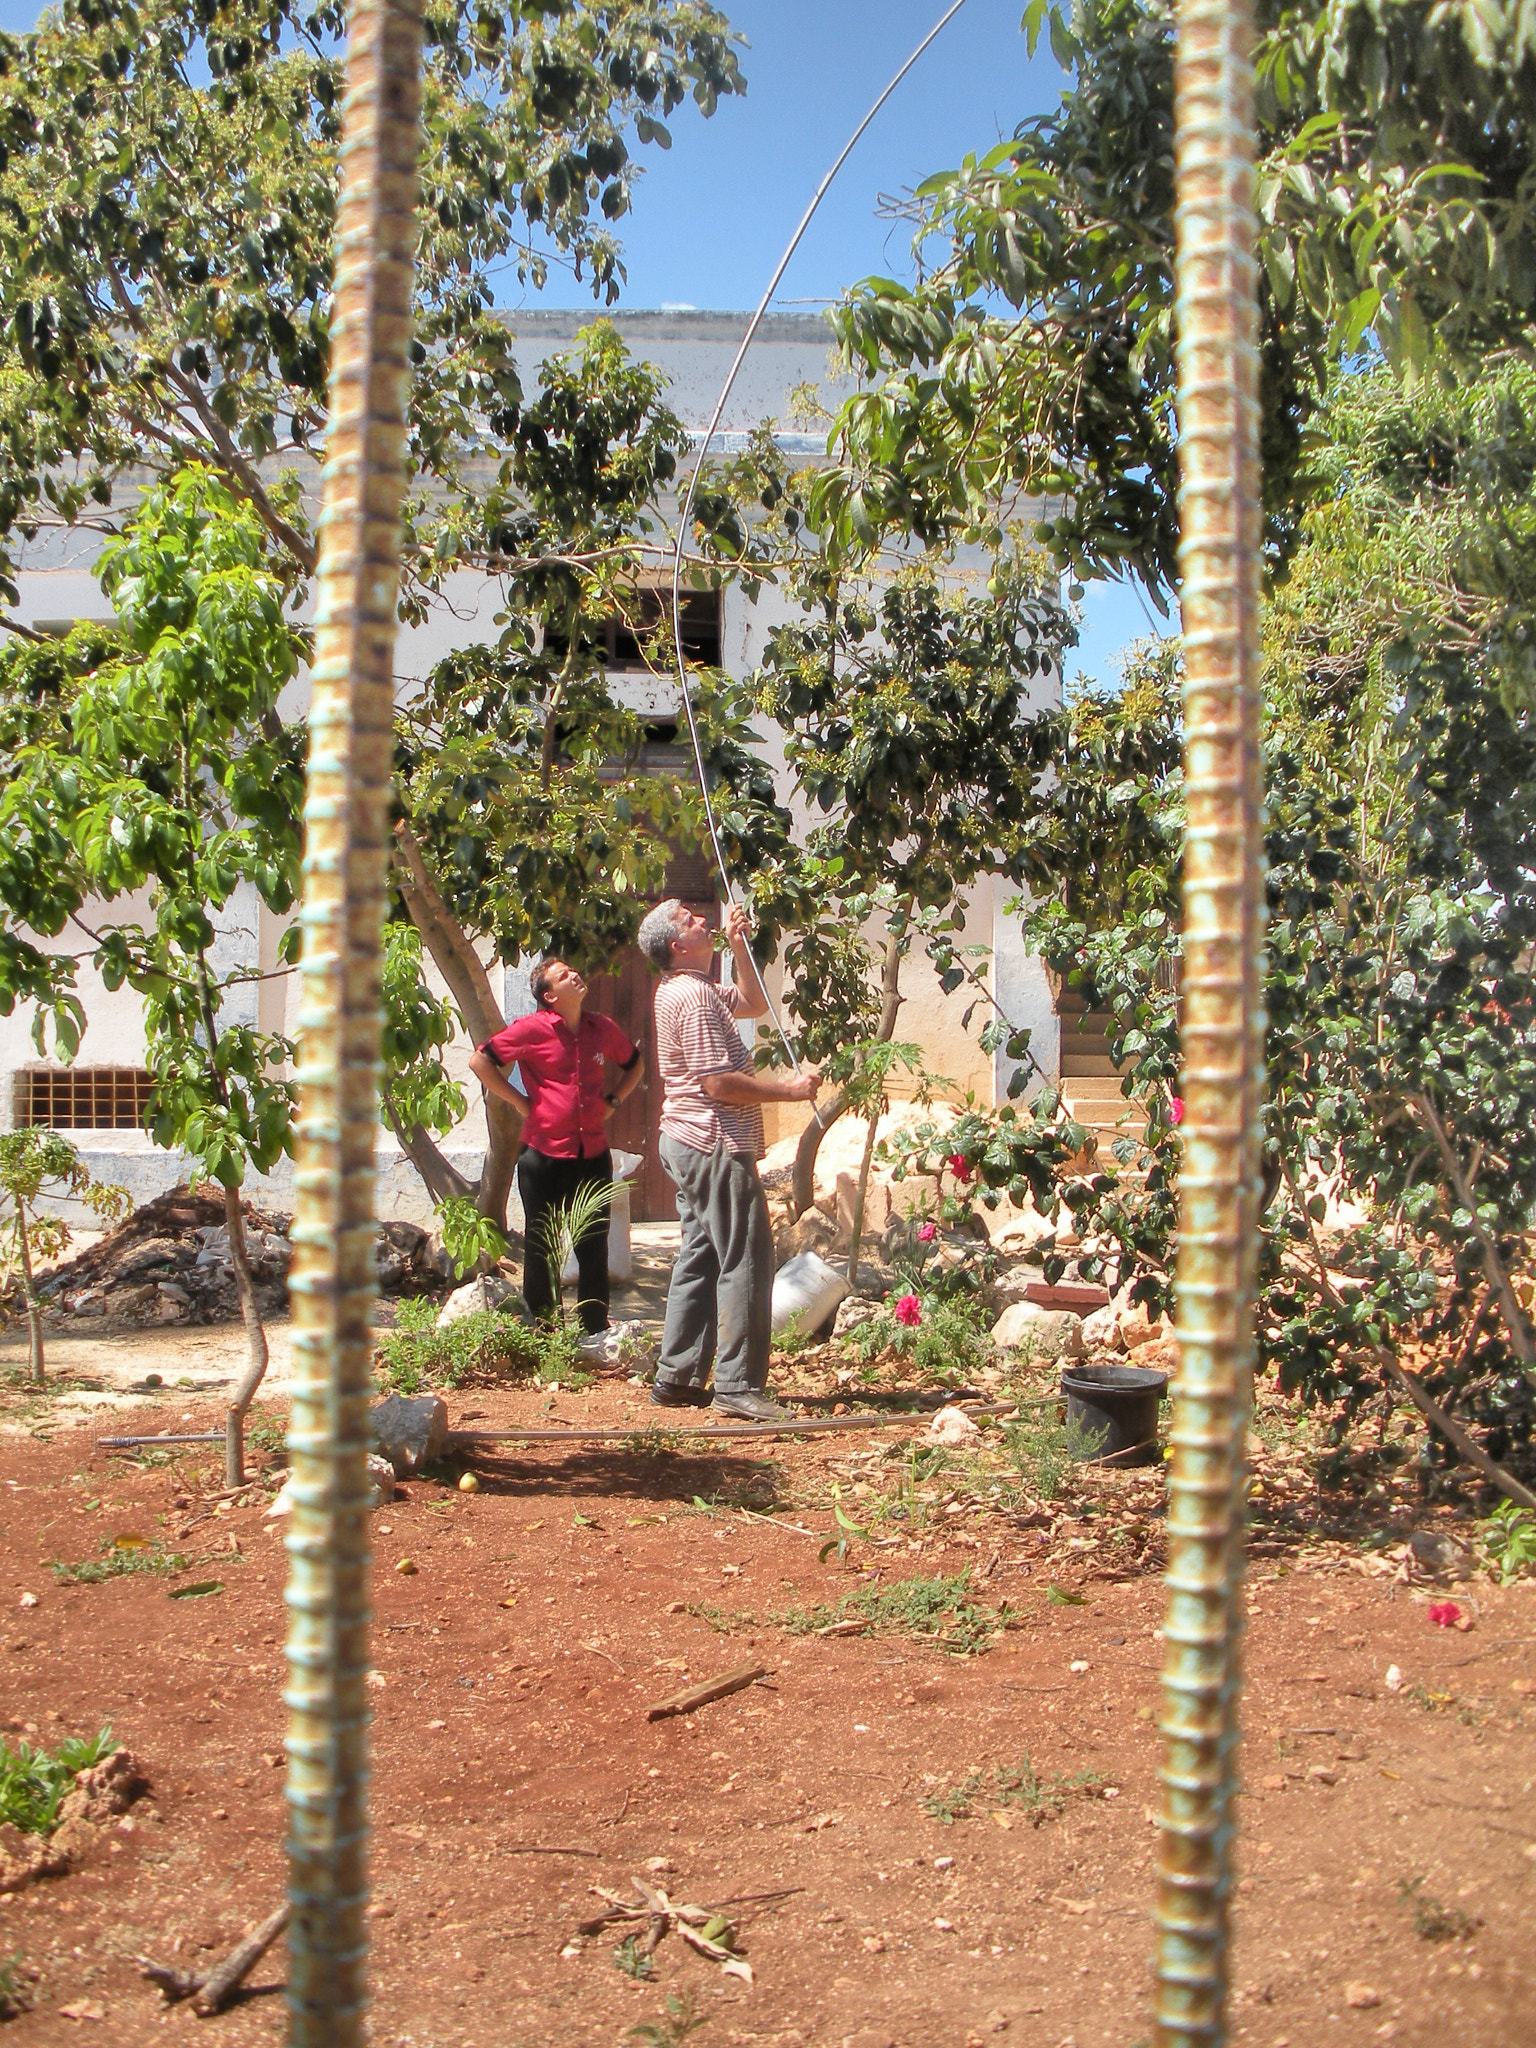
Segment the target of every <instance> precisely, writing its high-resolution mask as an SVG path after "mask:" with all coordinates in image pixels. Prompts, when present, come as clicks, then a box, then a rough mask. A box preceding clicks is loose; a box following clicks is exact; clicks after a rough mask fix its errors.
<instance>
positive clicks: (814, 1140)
mask: <svg viewBox="0 0 1536 2048" xmlns="http://www.w3.org/2000/svg"><path fill="white" fill-rule="evenodd" d="M880 986H881V988H882V990H883V991H884V995H885V1002H884V1004H883V1006H882V1008H881V1011H880V1022H879V1025H878V1027H877V1028H876V1031H875V1037H876V1039H877V1040H878V1041H879V1042H880V1043H881V1044H887V1043H888V1042H889V1041H890V1040H891V1039H892V1038H894V1037H895V1035H896V1013H897V1011H898V1010H899V1009H900V1008H901V1001H902V998H901V942H900V940H899V939H898V938H897V937H896V934H895V933H894V932H891V933H889V934H888V935H887V937H886V941H885V968H884V971H883V973H882V974H881V977H880ZM847 1107H848V1091H847V1089H846V1088H839V1089H838V1091H837V1093H836V1094H835V1095H834V1096H833V1097H832V1100H831V1101H830V1102H828V1103H827V1104H826V1105H825V1106H824V1107H823V1108H821V1109H818V1110H817V1112H816V1114H815V1115H814V1116H813V1117H812V1118H811V1120H810V1122H809V1123H808V1124H807V1125H806V1127H805V1129H804V1130H803V1131H802V1132H801V1133H800V1143H799V1145H798V1147H797V1148H796V1151H795V1179H794V1192H793V1197H792V1200H793V1207H794V1214H795V1219H796V1221H798V1220H799V1219H800V1217H802V1216H803V1215H804V1214H805V1212H806V1210H807V1209H809V1208H810V1206H811V1204H812V1203H813V1202H814V1201H815V1199H816V1155H817V1153H818V1152H819V1151H820V1150H821V1141H822V1139H823V1138H824V1137H825V1136H826V1135H827V1133H828V1131H830V1130H831V1128H832V1126H833V1125H834V1124H835V1123H836V1122H837V1120H838V1118H839V1117H840V1116H841V1115H842V1113H843V1111H844V1110H845V1109H846V1108H847Z"/></svg>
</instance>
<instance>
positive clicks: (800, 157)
mask: <svg viewBox="0 0 1536 2048" xmlns="http://www.w3.org/2000/svg"><path fill="white" fill-rule="evenodd" d="M724 10H725V12H726V13H727V14H728V15H729V17H730V19H731V21H732V23H733V24H734V26H735V27H736V28H737V29H738V30H739V31H740V32H741V34H742V35H743V36H745V37H746V39H747V43H748V46H749V47H748V48H747V49H745V50H744V51H742V52H741V65H742V70H743V72H744V73H745V75H746V80H747V92H746V96H745V98H743V99H729V100H725V101H723V102H722V103H721V105H720V108H719V111H718V112H717V113H716V114H715V116H714V118H713V119H712V120H709V121H705V120H703V119H702V118H700V116H699V115H698V113H697V111H696V110H695V109H694V108H693V107H692V106H691V105H689V106H687V107H681V108H679V109H678V110H677V112H676V114H675V115H674V117H673V119H672V121H671V123H670V124H669V125H670V127H671V130H672V138H673V140H672V148H671V149H670V150H669V151H666V152H662V151H659V150H656V149H650V150H647V151H645V152H644V153H643V157H642V161H643V162H644V164H645V173H644V176H643V177H642V178H641V179H640V180H639V181H638V186H637V191H636V196H635V208H634V212H633V214H632V215H631V216H630V217H629V218H628V219H627V220H625V221H623V222H621V223H620V231H621V233H622V236H623V240H624V243H625V250H626V261H627V267H628V271H629V281H628V283H627V285H626V287H625V290H624V295H623V301H622V303H624V304H626V305H628V306H633V307H646V306H663V305H690V306H697V307H700V308H708V309H718V310H725V311H736V310H741V309H744V308H748V307H751V306H754V305H755V304H756V303H757V300H758V298H759V296H760V295H761V293H762V290H763V287H764V285H765V284H766V283H767V281H768V278H769V277H770V276H771V275H772V272H773V268H774V265H775V263H776V262H777V261H778V258H779V255H780V253H781V251H782V249H783V247H784V244H785V243H786V242H787V241H788V239H789V236H790V234H791V233H792V232H793V230H794V226H795V223H796V222H797V221H798V220H799V218H800V215H801V213H802V212H803V211H804V208H805V206H806V203H807V202H808V200H809V199H810V196H811V194H812V192H814V190H815V189H816V186H817V184H818V183H819V181H820V179H821V177H822V175H823V173H824V172H825V171H826V169H827V167H828V165H829V164H830V163H831V162H832V160H833V158H834V157H835V156H836V155H837V153H838V151H839V150H840V149H841V148H842V146H843V143H844V142H845V140H846V139H847V137H848V136H849V134H850V133H851V132H852V131H853V129H854V128H855V127H856V126H857V124H858V122H859V121H860V119H862V117H863V115H864V113H865V111H866V109H867V108H868V106H869V104H870V102H871V101H872V100H873V99H874V98H875V96H876V94H877V93H878V92H879V91H880V89H881V87H882V86H883V85H884V84H885V82H886V80H887V79H888V78H889V77H890V76H891V74H892V73H893V72H894V71H895V70H896V69H897V67H898V66H899V65H900V63H901V62H902V60H903V59H904V58H905V57H906V55H907V54H908V52H909V51H910V50H911V49H912V48H913V47H914V46H915V45H916V44H917V43H918V42H919V41H920V40H921V38H922V37H923V36H924V35H925V34H926V33H927V31H928V29H929V28H931V27H932V25H933V23H934V22H935V21H936V20H937V19H938V18H939V16H940V14H942V12H943V11H944V0H734V4H733V0H724ZM40 11H41V10H40V9H39V8H38V7H37V6H36V5H33V4H28V0H0V26H3V27H5V28H7V29H11V30H13V31H16V30H24V29H26V28H29V27H31V26H32V25H33V23H34V22H35V21H36V19H37V17H38V14H39V12H40ZM1022 12H1023V8H1022V4H1021V0H967V4H966V6H965V7H963V8H962V9H961V11H960V13H959V14H958V15H957V16H956V18H955V20H954V21H952V22H951V23H950V24H949V26H948V28H946V29H945V30H944V32H943V34H942V36H941V37H940V38H939V40H938V41H937V42H936V43H935V44H934V46H933V48H932V49H931V50H929V51H928V53H927V54H926V56H924V57H923V58H922V60H921V61H920V63H919V65H918V67H917V68H916V70H914V71H913V72H912V74H911V75H910V76H909V77H908V78H907V79H906V80H905V81H904V83H903V84H902V85H901V86H900V87H898V89H897V91H896V93H895V95H894V96H893V98H892V99H891V100H890V102H889V103H888V104H887V105H886V107H885V108H884V109H883V110H882V112H881V113H880V115H879V117H878V118H877V120H876V123H875V125H874V127H873V128H872V129H871V130H870V132H869V134H868V135H866V136H865V138H864V140H863V141H862V142H861V143H860V145H859V147H858V149H857V150H856V151H855V152H854V155H853V156H852V158H851V159H850V160H849V162H848V164H847V166H846V167H845V169H844V170H843V173H842V175H841V177H840V179H839V180H838V182H837V184H836V185H834V186H833V188H832V191H831V192H830V193H829V194H828V196H827V198H826V199H825V201H824V202H823V204H822V207H821V211H820V212H819V214H818V215H817V218H816V220H815V221H814V222H813V223H812V226H811V228H810V231H809V232H808V234H807V236H806V239H805V241H804V242H802V244H801V245H800V248H799V251H798V252H797V254H796V256H795V260H794V262H793V264H792V265H791V266H790V269H789V272H788V274H787V275H786V277H785V279H784V283H783V285H782V286H781V288H780V303H781V304H785V305H800V306H802V307H803V308H804V309H805V310H813V309H814V308H815V307H816V306H817V305H820V304H823V303H825V302H826V301H827V300H829V299H832V298H835V297H836V296H837V295H838V294H839V292H840V291H841V290H842V289H843V288H844V287H845V286H846V285H848V284H851V283H852V282H853V281H854V280H855V279H857V278H860V277H865V276H868V275H870V274H871V273H872V272H880V273H883V274H885V275H889V276H897V277H904V276H906V275H908V274H909V268H910V259H909V255H908V243H909V231H908V229H907V228H906V226H905V224H904V223H901V222H892V221H890V220H885V219H881V218H880V217H879V215H878V213H877V211H876V209H877V206H878V203H879V198H880V195H881V194H882V193H900V192H902V191H904V190H910V188H911V187H912V186H914V185H916V184H917V183H919V182H920V181H921V180H922V179H923V178H925V177H927V176H928V175H929V174H930V173H931V172H934V171H939V170H947V169H949V168H951V167H952V166H953V165H955V164H957V163H959V161H960V160H961V158H962V157H963V156H964V155H965V154H966V152H967V151H970V150H975V151H981V150H985V149H987V148H989V147H990V146H991V145H992V143H994V142H996V141H998V140H1000V139H1002V138H1003V137H1004V136H1007V135H1009V134H1011V133H1012V132H1013V129H1014V127H1015V125H1016V124H1017V123H1018V122H1019V121H1020V120H1022V119H1023V118H1025V117H1026V116H1027V115H1030V114H1036V113H1043V112H1045V111H1046V109H1047V108H1049V107H1050V106H1052V105H1053V104H1054V102H1055V99H1056V96H1057V93H1058V91H1059V89H1060V84H1061V74H1060V73H1059V72H1058V70H1057V68H1056V66H1055V64H1054V63H1053V61H1052V60H1051V57H1050V55H1049V53H1048V52H1047V51H1046V50H1044V49H1043V48H1042V49H1041V50H1040V51H1039V52H1038V53H1037V54H1036V56H1035V57H1034V58H1033V59H1031V58H1030V57H1029V56H1028V55H1027V53H1026V49H1025V43H1024V38H1023V36H1022V35H1021V34H1020V32H1019V18H1020V15H1021V14H1022ZM509 298H510V299H511V300H512V302H513V303H515V302H516V299H515V293H510V294H509ZM529 303H536V304H540V305H547V306H572V307H574V306H586V305H590V304H591V303H592V302H591V299H590V297H589V296H588V294H587V293H586V292H585V290H584V287H583V286H581V285H579V284H577V283H576V281H575V280H574V279H572V278H570V277H569V276H567V275H565V274H563V273H556V274H555V275H553V276H552V277H551V279H550V282H549V286H548V288H547V290H546V291H544V292H543V293H541V294H539V295H538V297H537V299H535V300H531V301H529ZM1084 611H1085V615H1086V616H1085V618H1084V622H1083V628H1082V632H1083V644H1082V646H1081V647H1080V648H1079V649H1078V650H1077V652H1076V654H1075V656H1073V657H1072V658H1071V659H1070V661H1069V674H1071V673H1076V672H1079V671H1083V672H1086V673H1088V674H1091V675H1094V676H1096V677H1097V678H1098V679H1099V680H1100V681H1109V680H1111V679H1112V678H1113V676H1114V674H1115V668H1116V663H1115V656H1116V654H1117V652H1118V650H1119V649H1120V648H1121V647H1123V646H1124V645H1125V643H1126V642H1127V641H1128V640H1130V639H1133V638H1136V637H1138V636H1140V635H1141V634H1143V633H1145V632H1147V631H1148V630H1149V626H1148V620H1147V613H1146V611H1145V609H1144V607H1143V605H1142V604H1141V602H1139V601H1138V599H1137V597H1136V594H1135V593H1134V592H1133V591H1131V590H1129V589H1122V588H1117V587H1111V586H1102V585H1099V586H1090V589H1089V593H1088V596H1087V598H1086V599H1085V603H1084Z"/></svg>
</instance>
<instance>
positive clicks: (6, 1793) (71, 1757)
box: [0, 1728, 113, 1835]
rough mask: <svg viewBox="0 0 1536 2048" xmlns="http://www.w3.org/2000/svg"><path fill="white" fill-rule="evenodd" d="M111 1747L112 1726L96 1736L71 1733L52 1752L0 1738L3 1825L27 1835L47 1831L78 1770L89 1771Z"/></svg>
mask: <svg viewBox="0 0 1536 2048" xmlns="http://www.w3.org/2000/svg"><path fill="white" fill-rule="evenodd" d="M112 1749H113V1742H112V1730H111V1729H110V1728H103V1729H102V1731H101V1733H100V1734H99V1735H96V1736H68V1737H66V1739H65V1740H64V1741H63V1742H61V1743H60V1744H59V1746H58V1748H57V1749H56V1750H54V1751H53V1752H52V1753H51V1754H50V1753H49V1751H47V1750H46V1749H33V1748H31V1747H30V1745H29V1744H27V1743H25V1742H19V1743H17V1745H16V1747H15V1749H12V1748H11V1747H10V1745H9V1743H7V1742H4V1741H0V1825H8V1826H10V1827H13V1828H20V1829H21V1831H22V1833H23V1834H24V1835H46V1834H47V1833H48V1832H49V1830H50V1829H51V1828H52V1827H53V1825H54V1823H55V1821H56V1820H57V1819H58V1816H59V1802H60V1801H61V1800H62V1799H63V1797H64V1794H65V1793H66V1792H68V1791H69V1789H70V1788H71V1786H72V1785H73V1784H74V1782H75V1773H76V1771H88V1770H89V1769H90V1768H91V1766H92V1765H93V1764H99V1763H100V1762H101V1760H102V1758H103V1757H107V1756H110V1755H111V1754H112Z"/></svg>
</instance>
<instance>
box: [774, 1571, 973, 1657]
mask: <svg viewBox="0 0 1536 2048" xmlns="http://www.w3.org/2000/svg"><path fill="white" fill-rule="evenodd" d="M1007 1612H1008V1608H1007V1603H1006V1602H1004V1604H1003V1605H1002V1606H1001V1607H1000V1608H999V1609H998V1611H997V1613H996V1614H989V1613H987V1611H986V1609H985V1608H982V1607H978V1606H977V1605H976V1603H975V1601H974V1600H973V1599H972V1598H971V1574H970V1569H969V1567H967V1569H966V1570H965V1571H963V1572H957V1573H956V1574H955V1576H954V1577H953V1578H948V1579H942V1578H937V1579H925V1578H915V1579H902V1580H900V1581H899V1582H898V1583H897V1584H896V1585H894V1586H866V1587H865V1589H864V1591H863V1592H861V1593H850V1594H849V1595H848V1596H847V1598H846V1599H845V1600H843V1601H842V1602H841V1603H840V1605H839V1606H837V1607H835V1608H832V1607H820V1606H818V1607H811V1608H803V1607H791V1608H788V1609H786V1610H785V1611H784V1612H782V1613H779V1614H772V1615H770V1616H769V1620H770V1621H773V1622H776V1623H777V1624H778V1626H779V1627H780V1628H783V1629H787V1630H788V1632H789V1633H790V1634H791V1635H797V1636H808V1635H814V1634H815V1633H816V1631H817V1630H818V1629H820V1628H831V1627H833V1626H835V1625H836V1624H837V1623H838V1622H840V1621H861V1620H867V1621H868V1622H869V1623H870V1625H871V1627H872V1628H873V1630H874V1631H875V1633H876V1634H877V1635H906V1636H916V1637H918V1638H919V1639H920V1640H921V1641H923V1642H929V1643H933V1644H934V1645H935V1646H936V1647H937V1648H939V1649H941V1650H945V1651H948V1652H949V1654H950V1655H951V1656H955V1657H976V1656H981V1655H983V1654H984V1653H985V1652H986V1651H987V1650H988V1649H990V1648H991V1643H992V1636H993V1633H994V1631H995V1630H996V1629H997V1628H998V1627H999V1625H1000V1624H1001V1622H1002V1621H1003V1620H1004V1618H1005V1617H1006V1615H1007Z"/></svg>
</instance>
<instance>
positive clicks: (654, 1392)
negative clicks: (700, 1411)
mask: <svg viewBox="0 0 1536 2048" xmlns="http://www.w3.org/2000/svg"><path fill="white" fill-rule="evenodd" d="M651 1406H652V1407H653V1408H707V1407H708V1406H709V1389H708V1387H678V1386H672V1385H670V1384H669V1383H667V1382H665V1381H662V1380H657V1381H656V1383H655V1385H654V1386H653V1387H652V1388H651Z"/></svg>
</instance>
